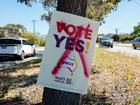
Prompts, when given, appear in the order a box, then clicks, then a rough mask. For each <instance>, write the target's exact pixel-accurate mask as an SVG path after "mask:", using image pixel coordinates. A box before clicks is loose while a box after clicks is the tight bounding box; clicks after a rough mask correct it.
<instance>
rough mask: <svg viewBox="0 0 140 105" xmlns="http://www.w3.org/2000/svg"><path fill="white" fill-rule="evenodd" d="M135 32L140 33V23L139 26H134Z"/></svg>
mask: <svg viewBox="0 0 140 105" xmlns="http://www.w3.org/2000/svg"><path fill="white" fill-rule="evenodd" d="M133 34H136V35H138V34H140V24H138V25H137V26H134V31H133Z"/></svg>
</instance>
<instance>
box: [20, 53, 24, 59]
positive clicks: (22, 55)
mask: <svg viewBox="0 0 140 105" xmlns="http://www.w3.org/2000/svg"><path fill="white" fill-rule="evenodd" d="M24 58H25V53H24V51H22V52H21V55H20V60H24Z"/></svg>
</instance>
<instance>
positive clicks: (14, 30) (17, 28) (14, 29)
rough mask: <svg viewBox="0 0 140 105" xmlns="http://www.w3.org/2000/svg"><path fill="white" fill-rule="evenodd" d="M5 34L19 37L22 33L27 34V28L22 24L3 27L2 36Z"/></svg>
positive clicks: (0, 33)
mask: <svg viewBox="0 0 140 105" xmlns="http://www.w3.org/2000/svg"><path fill="white" fill-rule="evenodd" d="M5 32H8V33H10V34H12V35H17V34H20V33H21V32H26V28H25V27H24V26H23V25H21V24H7V25H5V26H3V27H0V36H1V37H2V36H4V33H5Z"/></svg>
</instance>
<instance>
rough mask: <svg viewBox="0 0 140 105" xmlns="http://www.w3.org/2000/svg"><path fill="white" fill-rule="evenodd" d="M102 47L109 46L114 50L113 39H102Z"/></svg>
mask: <svg viewBox="0 0 140 105" xmlns="http://www.w3.org/2000/svg"><path fill="white" fill-rule="evenodd" d="M100 46H107V47H111V48H113V39H111V38H109V37H102V38H100Z"/></svg>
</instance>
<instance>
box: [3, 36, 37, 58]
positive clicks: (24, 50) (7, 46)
mask: <svg viewBox="0 0 140 105" xmlns="http://www.w3.org/2000/svg"><path fill="white" fill-rule="evenodd" d="M35 54H36V50H35V46H34V45H33V43H31V42H30V41H28V40H27V39H25V38H20V37H5V38H0V56H14V57H19V58H20V59H21V60H23V59H24V57H25V56H27V55H32V56H34V55H35Z"/></svg>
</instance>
